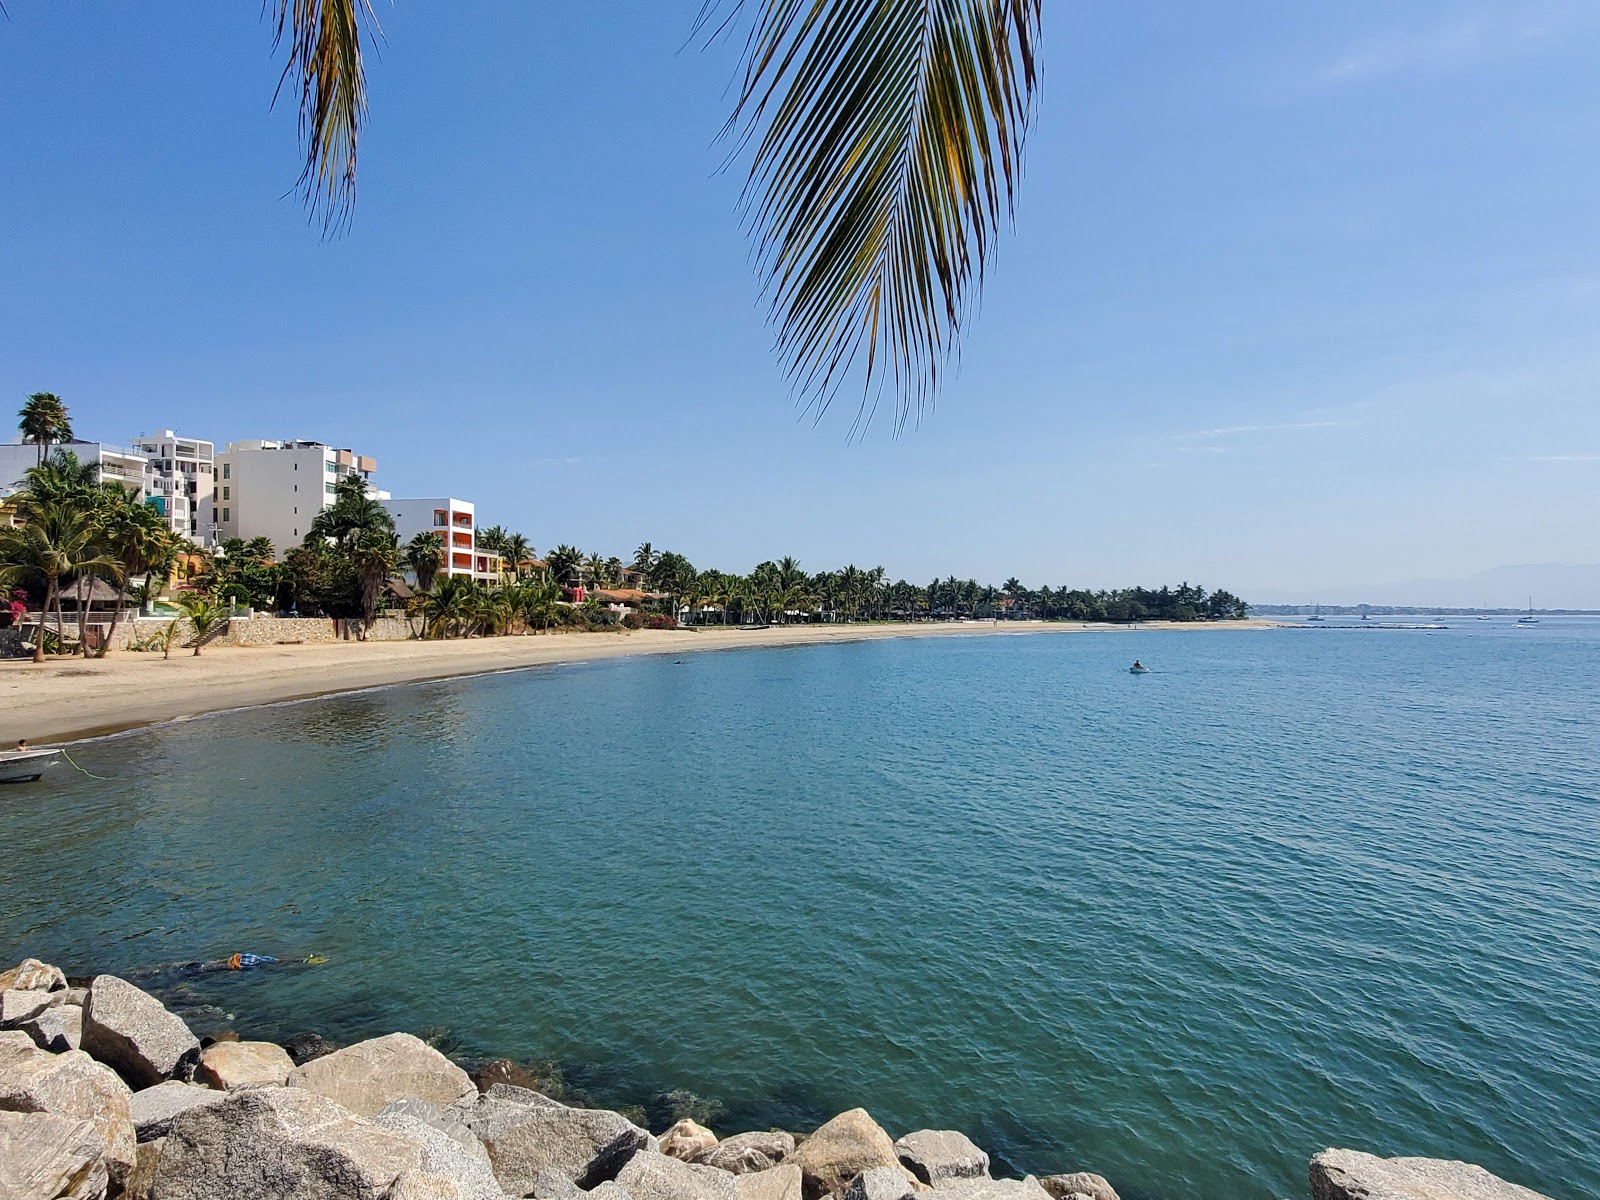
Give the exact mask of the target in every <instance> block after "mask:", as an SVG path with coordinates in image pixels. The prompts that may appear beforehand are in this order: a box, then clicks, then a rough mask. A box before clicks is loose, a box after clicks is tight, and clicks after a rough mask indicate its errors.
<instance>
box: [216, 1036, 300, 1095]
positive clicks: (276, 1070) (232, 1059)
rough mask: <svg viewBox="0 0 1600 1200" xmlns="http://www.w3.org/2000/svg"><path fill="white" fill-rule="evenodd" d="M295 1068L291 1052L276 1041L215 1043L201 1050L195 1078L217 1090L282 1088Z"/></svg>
mask: <svg viewBox="0 0 1600 1200" xmlns="http://www.w3.org/2000/svg"><path fill="white" fill-rule="evenodd" d="M292 1070H294V1063H293V1062H292V1061H291V1060H290V1058H289V1054H288V1051H286V1050H285V1049H284V1048H283V1047H282V1046H279V1045H277V1044H276V1043H274V1042H216V1043H214V1044H212V1045H210V1046H207V1047H206V1048H205V1049H204V1050H202V1051H200V1065H199V1066H198V1067H197V1068H196V1069H195V1073H194V1074H195V1079H197V1080H198V1081H199V1082H201V1083H203V1084H205V1085H206V1086H207V1087H211V1088H216V1089H217V1090H218V1091H223V1092H232V1091H236V1090H238V1089H239V1088H246V1087H282V1086H283V1082H284V1080H286V1079H288V1078H289V1072H290V1071H292Z"/></svg>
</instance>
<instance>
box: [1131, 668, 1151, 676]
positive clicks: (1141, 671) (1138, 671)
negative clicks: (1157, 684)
mask: <svg viewBox="0 0 1600 1200" xmlns="http://www.w3.org/2000/svg"><path fill="white" fill-rule="evenodd" d="M1128 674H1129V675H1148V674H1150V668H1149V667H1138V666H1134V667H1129V668H1128Z"/></svg>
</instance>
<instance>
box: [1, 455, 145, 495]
mask: <svg viewBox="0 0 1600 1200" xmlns="http://www.w3.org/2000/svg"><path fill="white" fill-rule="evenodd" d="M58 450H65V451H67V452H68V453H70V454H72V455H74V456H75V457H76V458H77V460H78V461H79V462H80V463H93V464H94V465H95V466H96V467H98V468H99V475H98V478H99V481H100V482H101V483H112V482H116V483H120V484H121V485H122V486H123V487H125V488H127V489H128V490H129V491H130V492H137V493H138V494H139V495H140V496H143V495H144V494H145V487H144V484H145V457H144V455H143V454H140V453H139V452H138V451H137V450H134V449H132V448H130V447H128V446H114V445H112V444H111V443H110V442H61V443H59V444H57V445H53V446H47V447H45V457H46V458H49V457H50V456H51V455H53V454H55V453H56V451H58ZM38 464H39V447H37V446H35V445H33V444H32V443H31V442H9V443H6V444H4V445H0V487H15V486H17V485H18V484H20V483H21V482H22V479H23V476H24V475H26V474H27V472H28V468H29V467H34V466H38Z"/></svg>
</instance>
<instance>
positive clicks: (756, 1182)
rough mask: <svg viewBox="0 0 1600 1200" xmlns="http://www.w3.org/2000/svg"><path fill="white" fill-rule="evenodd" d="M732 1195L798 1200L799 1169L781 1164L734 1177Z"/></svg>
mask: <svg viewBox="0 0 1600 1200" xmlns="http://www.w3.org/2000/svg"><path fill="white" fill-rule="evenodd" d="M875 1169H876V1168H875ZM733 1194H734V1197H735V1200H800V1195H801V1191H800V1168H799V1167H796V1166H793V1165H792V1164H790V1163H781V1164H779V1165H778V1166H776V1167H769V1168H767V1169H766V1170H765V1171H751V1172H749V1173H747V1174H744V1175H736V1176H734V1179H733Z"/></svg>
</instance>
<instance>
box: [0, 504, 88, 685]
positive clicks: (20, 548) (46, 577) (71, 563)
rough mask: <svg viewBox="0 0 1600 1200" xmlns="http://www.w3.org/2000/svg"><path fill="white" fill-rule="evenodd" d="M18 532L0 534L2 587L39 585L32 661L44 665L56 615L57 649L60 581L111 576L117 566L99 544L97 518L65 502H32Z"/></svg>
mask: <svg viewBox="0 0 1600 1200" xmlns="http://www.w3.org/2000/svg"><path fill="white" fill-rule="evenodd" d="M26 511H27V519H26V521H25V522H24V524H23V525H22V526H21V527H20V528H6V529H0V564H4V565H3V566H0V585H3V586H6V587H11V586H14V585H16V584H18V583H22V582H25V581H26V580H28V579H34V578H37V579H42V580H43V581H44V585H45V592H44V606H43V607H42V608H41V609H40V610H39V630H38V635H37V636H36V637H35V638H34V643H33V661H34V662H43V661H44V622H45V616H46V614H47V613H48V612H49V611H50V608H51V607H52V605H53V606H54V608H55V610H56V645H57V646H58V647H59V646H60V645H61V640H62V634H63V624H64V623H63V621H62V617H61V580H62V579H64V578H67V577H70V576H73V575H76V574H79V573H80V572H88V571H96V570H106V571H115V570H116V568H117V561H116V559H115V558H113V557H112V556H111V555H109V554H107V553H106V552H105V550H104V548H103V547H102V545H101V543H100V521H99V514H98V513H95V512H94V511H92V510H90V509H87V508H84V507H80V506H78V505H75V504H73V503H71V502H68V501H58V500H46V501H39V500H32V499H30V500H29V501H28V504H27V509H26Z"/></svg>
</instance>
